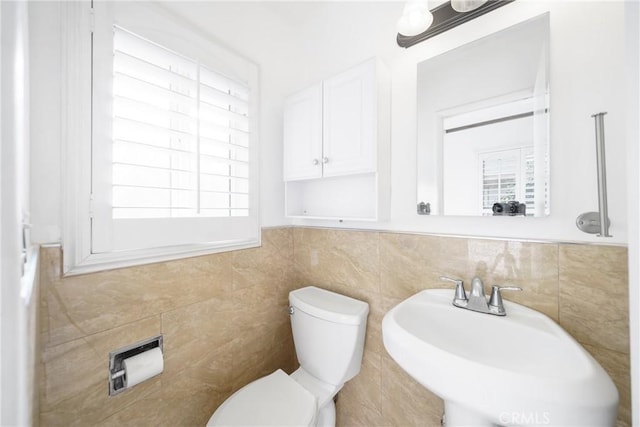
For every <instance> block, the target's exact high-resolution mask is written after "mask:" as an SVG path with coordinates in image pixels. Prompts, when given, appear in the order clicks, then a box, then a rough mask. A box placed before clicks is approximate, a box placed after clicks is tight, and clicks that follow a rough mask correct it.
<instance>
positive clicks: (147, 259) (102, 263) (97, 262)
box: [64, 237, 262, 276]
mask: <svg viewBox="0 0 640 427" xmlns="http://www.w3.org/2000/svg"><path fill="white" fill-rule="evenodd" d="M261 244H262V241H261V237H258V239H257V240H247V241H243V242H226V243H216V244H215V245H213V244H211V245H207V244H202V245H197V244H194V245H183V246H168V247H165V248H152V249H144V250H137V251H123V252H109V253H104V254H92V255H90V256H88V257H86V258H85V259H84V260H83V262H82V263H80V264H78V265H75V266H73V268H71V269H69V270H68V271H65V272H64V275H65V276H76V275H80V274H86V273H95V272H98V271H104V270H112V269H116V268H124V267H133V266H136V265H143V264H151V263H157V262H165V261H172V260H176V259H182V258H188V257H196V256H203V255H210V254H214V253H220V252H228V251H235V250H240V249H249V248H256V247H259V246H260V245H261Z"/></svg>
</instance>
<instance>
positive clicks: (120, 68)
mask: <svg viewBox="0 0 640 427" xmlns="http://www.w3.org/2000/svg"><path fill="white" fill-rule="evenodd" d="M95 5H96V6H95V7H97V9H96V28H95V31H94V37H93V38H94V48H93V51H94V57H93V64H94V65H93V107H92V111H93V120H92V135H93V142H92V216H91V254H93V255H95V257H94V258H96V259H98V260H99V261H96V262H101V261H100V260H101V259H102V258H105V259H107V258H108V259H111V258H113V259H119V260H123V259H143V260H144V259H147V260H150V261H155V260H157V259H162V258H163V257H164V258H167V257H165V256H164V255H166V254H169V255H171V254H200V253H209V252H217V251H220V250H230V249H237V248H242V247H251V246H256V245H257V244H259V242H260V224H259V215H258V199H259V197H258V191H257V190H258V185H257V183H258V179H257V165H258V158H257V153H258V148H257V128H256V123H257V121H256V118H257V105H258V104H257V96H256V94H257V92H258V91H257V81H258V78H257V67H256V66H255V64H252V63H251V62H249V61H247V60H245V59H243V58H241V57H239V56H237V55H235V54H234V53H233V52H230V51H228V50H226V49H225V48H222V47H219V46H217V45H215V44H214V43H212V42H211V41H210V40H207V39H204V38H202V37H201V36H199V35H198V34H196V33H194V32H193V31H191V30H190V29H189V28H188V27H184V26H181V25H178V24H176V23H175V22H173V19H172V17H171V16H170V15H168V14H166V13H164V12H158V10H157V9H154V8H153V7H150V6H148V5H146V4H137V3H136V2H97V3H96V4H95ZM102 11H104V14H102V13H101V12H102ZM170 257H173V258H175V257H177V256H175V257H174V256H170ZM142 262H144V261H141V262H137V263H142ZM129 264H131V263H129Z"/></svg>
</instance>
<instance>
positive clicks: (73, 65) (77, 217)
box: [60, 1, 91, 273]
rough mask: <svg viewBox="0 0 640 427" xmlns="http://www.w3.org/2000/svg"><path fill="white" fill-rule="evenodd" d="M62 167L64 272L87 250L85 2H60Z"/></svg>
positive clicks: (87, 56)
mask: <svg viewBox="0 0 640 427" xmlns="http://www.w3.org/2000/svg"><path fill="white" fill-rule="evenodd" d="M60 8H61V13H60V15H61V16H60V21H61V25H60V31H61V44H62V48H61V71H62V76H63V79H62V90H61V94H60V95H61V99H62V101H61V105H60V107H61V108H60V110H61V116H62V118H61V121H62V126H61V135H60V140H61V144H62V149H61V154H62V155H61V159H60V160H61V165H62V167H61V171H62V183H61V188H62V242H63V245H64V255H65V256H64V257H63V266H62V268H63V272H64V273H67V272H69V271H71V270H72V269H73V268H74V267H75V266H80V265H82V264H83V262H85V261H86V259H87V257H88V254H89V253H90V252H91V249H90V248H91V240H90V239H91V233H90V231H91V223H90V218H89V214H90V206H91V199H90V197H91V196H90V195H91V171H90V170H89V169H88V168H83V167H82V165H83V163H84V164H91V151H90V148H91V147H90V144H88V143H87V141H90V139H91V128H90V125H89V124H90V121H91V78H90V76H91V60H90V58H91V44H90V38H89V34H90V33H91V29H90V23H91V8H90V4H89V2H88V1H83V2H80V1H78V2H62V3H61V5H60Z"/></svg>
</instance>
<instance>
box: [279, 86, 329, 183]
mask: <svg viewBox="0 0 640 427" xmlns="http://www.w3.org/2000/svg"><path fill="white" fill-rule="evenodd" d="M283 145H284V147H283V148H284V165H283V168H284V180H285V181H294V180H300V179H311V178H320V177H321V176H322V83H318V84H316V85H313V86H311V87H309V88H307V89H305V90H303V91H300V92H298V93H296V94H294V95H291V96H290V97H289V98H288V99H287V100H286V101H285V104H284V144H283Z"/></svg>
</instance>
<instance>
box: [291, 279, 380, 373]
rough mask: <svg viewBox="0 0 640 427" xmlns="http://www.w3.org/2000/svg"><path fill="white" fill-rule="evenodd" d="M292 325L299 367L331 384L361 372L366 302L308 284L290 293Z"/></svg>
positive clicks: (367, 308)
mask: <svg viewBox="0 0 640 427" xmlns="http://www.w3.org/2000/svg"><path fill="white" fill-rule="evenodd" d="M289 303H290V305H291V329H292V330H293V341H294V343H295V347H296V354H297V356H298V361H299V362H300V366H301V367H302V369H304V370H305V371H307V372H308V373H309V374H311V375H313V376H314V377H316V378H318V379H319V380H321V381H324V382H326V383H329V384H333V385H342V384H344V383H345V382H347V381H349V380H350V379H351V378H353V377H354V376H356V375H357V374H358V372H360V365H361V363H362V352H363V350H364V337H365V331H366V326H367V315H368V313H369V304H367V303H366V302H363V301H360V300H357V299H353V298H350V297H347V296H344V295H340V294H337V293H335V292H331V291H327V290H325V289H320V288H316V287H314V286H308V287H306V288H301V289H297V290H295V291H291V292H290V293H289Z"/></svg>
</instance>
